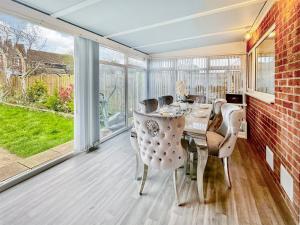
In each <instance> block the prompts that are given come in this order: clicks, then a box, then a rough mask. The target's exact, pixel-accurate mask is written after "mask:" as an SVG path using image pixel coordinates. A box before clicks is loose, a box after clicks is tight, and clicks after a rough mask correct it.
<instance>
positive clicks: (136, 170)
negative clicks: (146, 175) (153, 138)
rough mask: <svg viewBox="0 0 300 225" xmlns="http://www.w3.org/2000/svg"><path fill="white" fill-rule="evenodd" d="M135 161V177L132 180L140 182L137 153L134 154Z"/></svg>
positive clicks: (138, 156)
mask: <svg viewBox="0 0 300 225" xmlns="http://www.w3.org/2000/svg"><path fill="white" fill-rule="evenodd" d="M135 159H136V164H135V176H134V178H135V180H141V177H140V176H139V175H140V163H141V160H140V154H139V153H136V154H135Z"/></svg>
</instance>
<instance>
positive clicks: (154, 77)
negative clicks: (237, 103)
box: [149, 56, 243, 102]
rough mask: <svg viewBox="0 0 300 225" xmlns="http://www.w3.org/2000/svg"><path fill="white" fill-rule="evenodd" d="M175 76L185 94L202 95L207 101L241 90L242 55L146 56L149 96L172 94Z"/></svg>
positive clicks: (174, 94) (174, 93)
mask: <svg viewBox="0 0 300 225" xmlns="http://www.w3.org/2000/svg"><path fill="white" fill-rule="evenodd" d="M177 80H184V81H185V83H186V86H187V89H188V92H189V94H198V95H205V96H207V99H208V102H212V101H213V100H214V99H216V98H225V94H226V93H242V87H243V83H242V57H241V56H207V57H195V58H178V59H152V60H150V64H149V81H150V83H149V86H150V97H154V98H157V97H159V96H162V95H172V96H174V97H176V92H175V84H176V81H177Z"/></svg>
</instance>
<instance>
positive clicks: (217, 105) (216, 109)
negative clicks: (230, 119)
mask: <svg viewBox="0 0 300 225" xmlns="http://www.w3.org/2000/svg"><path fill="white" fill-rule="evenodd" d="M224 103H227V101H226V99H223V98H218V99H216V100H215V101H214V104H213V113H214V114H215V115H219V114H221V107H222V105H223V104H224Z"/></svg>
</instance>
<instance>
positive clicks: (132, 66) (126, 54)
mask: <svg viewBox="0 0 300 225" xmlns="http://www.w3.org/2000/svg"><path fill="white" fill-rule="evenodd" d="M98 44H99V47H103V48H108V49H110V50H113V51H116V52H120V53H122V54H124V64H121V63H117V62H112V61H106V60H103V59H99V67H100V65H101V64H102V65H109V66H116V67H121V68H123V69H124V72H125V73H124V75H125V127H124V128H122V129H120V130H119V131H116V132H114V133H112V134H111V135H108V136H105V137H100V143H103V142H105V141H106V140H109V139H111V138H113V137H115V136H116V135H118V134H120V133H122V132H124V131H126V130H128V129H130V128H131V127H132V124H130V123H129V116H128V115H129V108H128V106H129V103H128V70H129V68H132V69H137V70H140V71H144V72H145V73H146V83H145V87H146V88H147V86H148V84H147V82H148V74H147V69H148V62H147V58H143V59H144V60H146V67H141V66H138V65H132V64H129V63H128V61H129V60H128V59H129V58H134V59H136V60H139V59H142V57H140V58H137V57H134V56H132V55H131V54H128V53H126V52H122V51H120V50H117V49H114V48H111V47H109V46H105V45H102V44H100V43H98ZM99 51H100V48H99ZM99 54H100V52H99ZM99 75H100V74H99Z"/></svg>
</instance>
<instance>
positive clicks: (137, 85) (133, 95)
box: [128, 68, 147, 126]
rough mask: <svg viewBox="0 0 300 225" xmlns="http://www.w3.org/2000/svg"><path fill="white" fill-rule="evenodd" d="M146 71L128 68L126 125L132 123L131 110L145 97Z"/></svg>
mask: <svg viewBox="0 0 300 225" xmlns="http://www.w3.org/2000/svg"><path fill="white" fill-rule="evenodd" d="M146 82H147V80H146V71H145V70H143V69H139V68H128V126H131V125H132V121H133V111H134V110H135V109H137V107H138V103H139V102H140V101H142V100H143V99H145V98H146V97H147V86H146Z"/></svg>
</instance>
